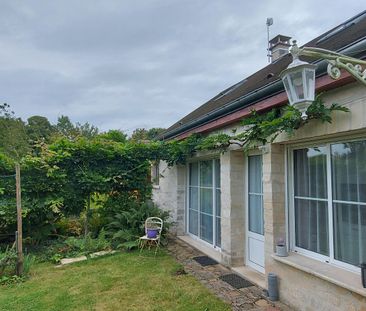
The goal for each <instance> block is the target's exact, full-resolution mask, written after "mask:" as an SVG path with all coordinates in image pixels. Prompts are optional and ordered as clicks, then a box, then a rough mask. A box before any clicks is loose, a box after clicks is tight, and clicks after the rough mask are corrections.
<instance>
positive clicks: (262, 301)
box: [255, 299, 271, 307]
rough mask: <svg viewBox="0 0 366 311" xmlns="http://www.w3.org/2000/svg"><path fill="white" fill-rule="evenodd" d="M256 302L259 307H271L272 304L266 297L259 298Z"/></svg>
mask: <svg viewBox="0 0 366 311" xmlns="http://www.w3.org/2000/svg"><path fill="white" fill-rule="evenodd" d="M255 304H256V305H257V306H259V307H270V306H271V305H270V304H269V303H268V301H267V300H265V299H259V300H257V301H256V302H255Z"/></svg>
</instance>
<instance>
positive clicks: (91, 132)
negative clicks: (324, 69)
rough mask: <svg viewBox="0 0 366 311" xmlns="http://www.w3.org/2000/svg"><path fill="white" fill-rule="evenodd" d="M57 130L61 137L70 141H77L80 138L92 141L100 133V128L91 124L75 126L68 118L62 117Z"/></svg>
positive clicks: (59, 119)
mask: <svg viewBox="0 0 366 311" xmlns="http://www.w3.org/2000/svg"><path fill="white" fill-rule="evenodd" d="M56 130H57V132H58V134H59V135H61V136H64V137H66V138H67V139H69V140H75V139H76V138H78V137H85V138H88V139H91V138H94V137H96V136H97V135H98V133H99V130H98V128H97V127H96V126H94V125H92V124H90V123H89V122H86V123H84V124H81V123H76V125H74V124H73V123H72V122H71V121H70V118H69V117H68V116H61V117H59V118H58V119H57V124H56Z"/></svg>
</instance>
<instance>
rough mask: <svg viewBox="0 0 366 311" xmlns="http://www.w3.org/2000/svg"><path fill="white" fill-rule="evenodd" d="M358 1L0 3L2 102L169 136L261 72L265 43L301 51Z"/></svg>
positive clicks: (19, 110) (27, 111) (25, 111)
mask: <svg viewBox="0 0 366 311" xmlns="http://www.w3.org/2000/svg"><path fill="white" fill-rule="evenodd" d="M364 9H365V6H364V5H363V1H360V0H348V1H347V4H346V5H345V2H344V1H341V0H334V1H330V0H327V1H319V0H316V1H315V0H306V1H298V0H297V1H296V0H276V1H273V0H272V1H270V0H259V1H247V0H221V1H219V0H180V1H178V0H119V1H112V0H104V1H97V0H85V1H76V0H73V1H71V0H70V1H69V0H62V1H61V0H59V1H55V0H52V1H51V0H49V1H44V0H39V1H35V0H27V1H17V0H0V103H5V102H6V103H8V104H10V106H11V108H12V110H14V111H15V113H16V115H17V116H20V117H22V118H23V119H24V120H26V119H27V118H28V117H30V116H33V115H43V116H46V117H47V118H48V119H49V120H50V121H51V122H52V123H54V122H56V121H57V118H58V117H59V116H61V115H67V116H69V117H70V118H71V120H72V121H73V122H81V123H84V122H90V123H92V124H94V125H96V126H98V127H99V128H100V129H101V130H103V131H106V130H109V129H119V130H122V131H125V132H127V133H131V132H132V131H133V130H134V129H135V128H141V127H144V128H152V127H163V128H167V127H169V126H170V125H172V124H173V123H175V122H176V121H178V120H179V119H180V118H182V117H183V116H185V115H186V114H188V113H189V112H191V111H192V110H194V109H195V108H197V107H199V106H200V105H202V104H203V103H205V102H206V101H207V100H209V99H210V98H212V97H214V96H215V95H216V94H218V93H219V92H221V91H222V90H224V89H226V88H227V87H229V86H230V85H232V84H235V83H236V82H238V81H240V80H242V79H244V78H245V77H247V76H249V75H250V74H252V73H254V72H256V71H257V70H259V69H261V68H262V67H264V66H266V64H267V56H266V55H267V51H266V48H267V30H266V19H267V17H272V18H273V19H274V24H273V25H272V26H271V28H270V36H271V37H274V36H275V35H277V34H279V33H281V34H283V35H288V36H291V37H293V38H296V39H297V41H298V43H299V44H300V45H301V44H304V43H306V42H307V41H310V40H311V39H312V38H314V37H316V36H318V35H320V34H322V33H323V32H325V31H327V30H329V29H331V28H332V27H335V26H337V25H338V24H340V23H342V22H344V21H345V20H347V19H348V18H351V17H352V16H354V15H356V14H357V13H359V12H361V11H363V10H364Z"/></svg>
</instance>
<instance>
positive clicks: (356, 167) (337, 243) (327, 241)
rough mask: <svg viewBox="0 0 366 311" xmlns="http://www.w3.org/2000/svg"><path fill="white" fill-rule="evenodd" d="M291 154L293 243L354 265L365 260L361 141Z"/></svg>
mask: <svg viewBox="0 0 366 311" xmlns="http://www.w3.org/2000/svg"><path fill="white" fill-rule="evenodd" d="M292 156H293V158H292V161H293V189H292V200H291V201H292V206H291V209H290V213H292V218H291V219H292V228H293V230H292V231H293V235H294V236H292V238H293V247H294V248H295V250H298V251H300V252H301V251H303V252H305V253H306V252H308V253H309V254H315V256H319V258H322V259H325V260H326V261H329V262H332V263H335V264H339V265H341V266H344V267H347V268H350V269H352V270H355V269H354V267H355V266H359V264H360V263H362V262H366V242H365V241H366V141H353V142H346V143H333V144H326V145H320V146H317V147H312V148H303V149H297V150H294V151H293V154H292ZM355 271H356V270H355Z"/></svg>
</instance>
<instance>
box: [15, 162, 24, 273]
mask: <svg viewBox="0 0 366 311" xmlns="http://www.w3.org/2000/svg"><path fill="white" fill-rule="evenodd" d="M15 181H16V182H15V183H16V199H17V227H18V235H17V237H18V238H17V251H18V252H17V253H18V260H17V271H16V272H17V275H18V276H20V275H22V274H23V226H22V196H21V188H20V165H19V163H16V164H15Z"/></svg>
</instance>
